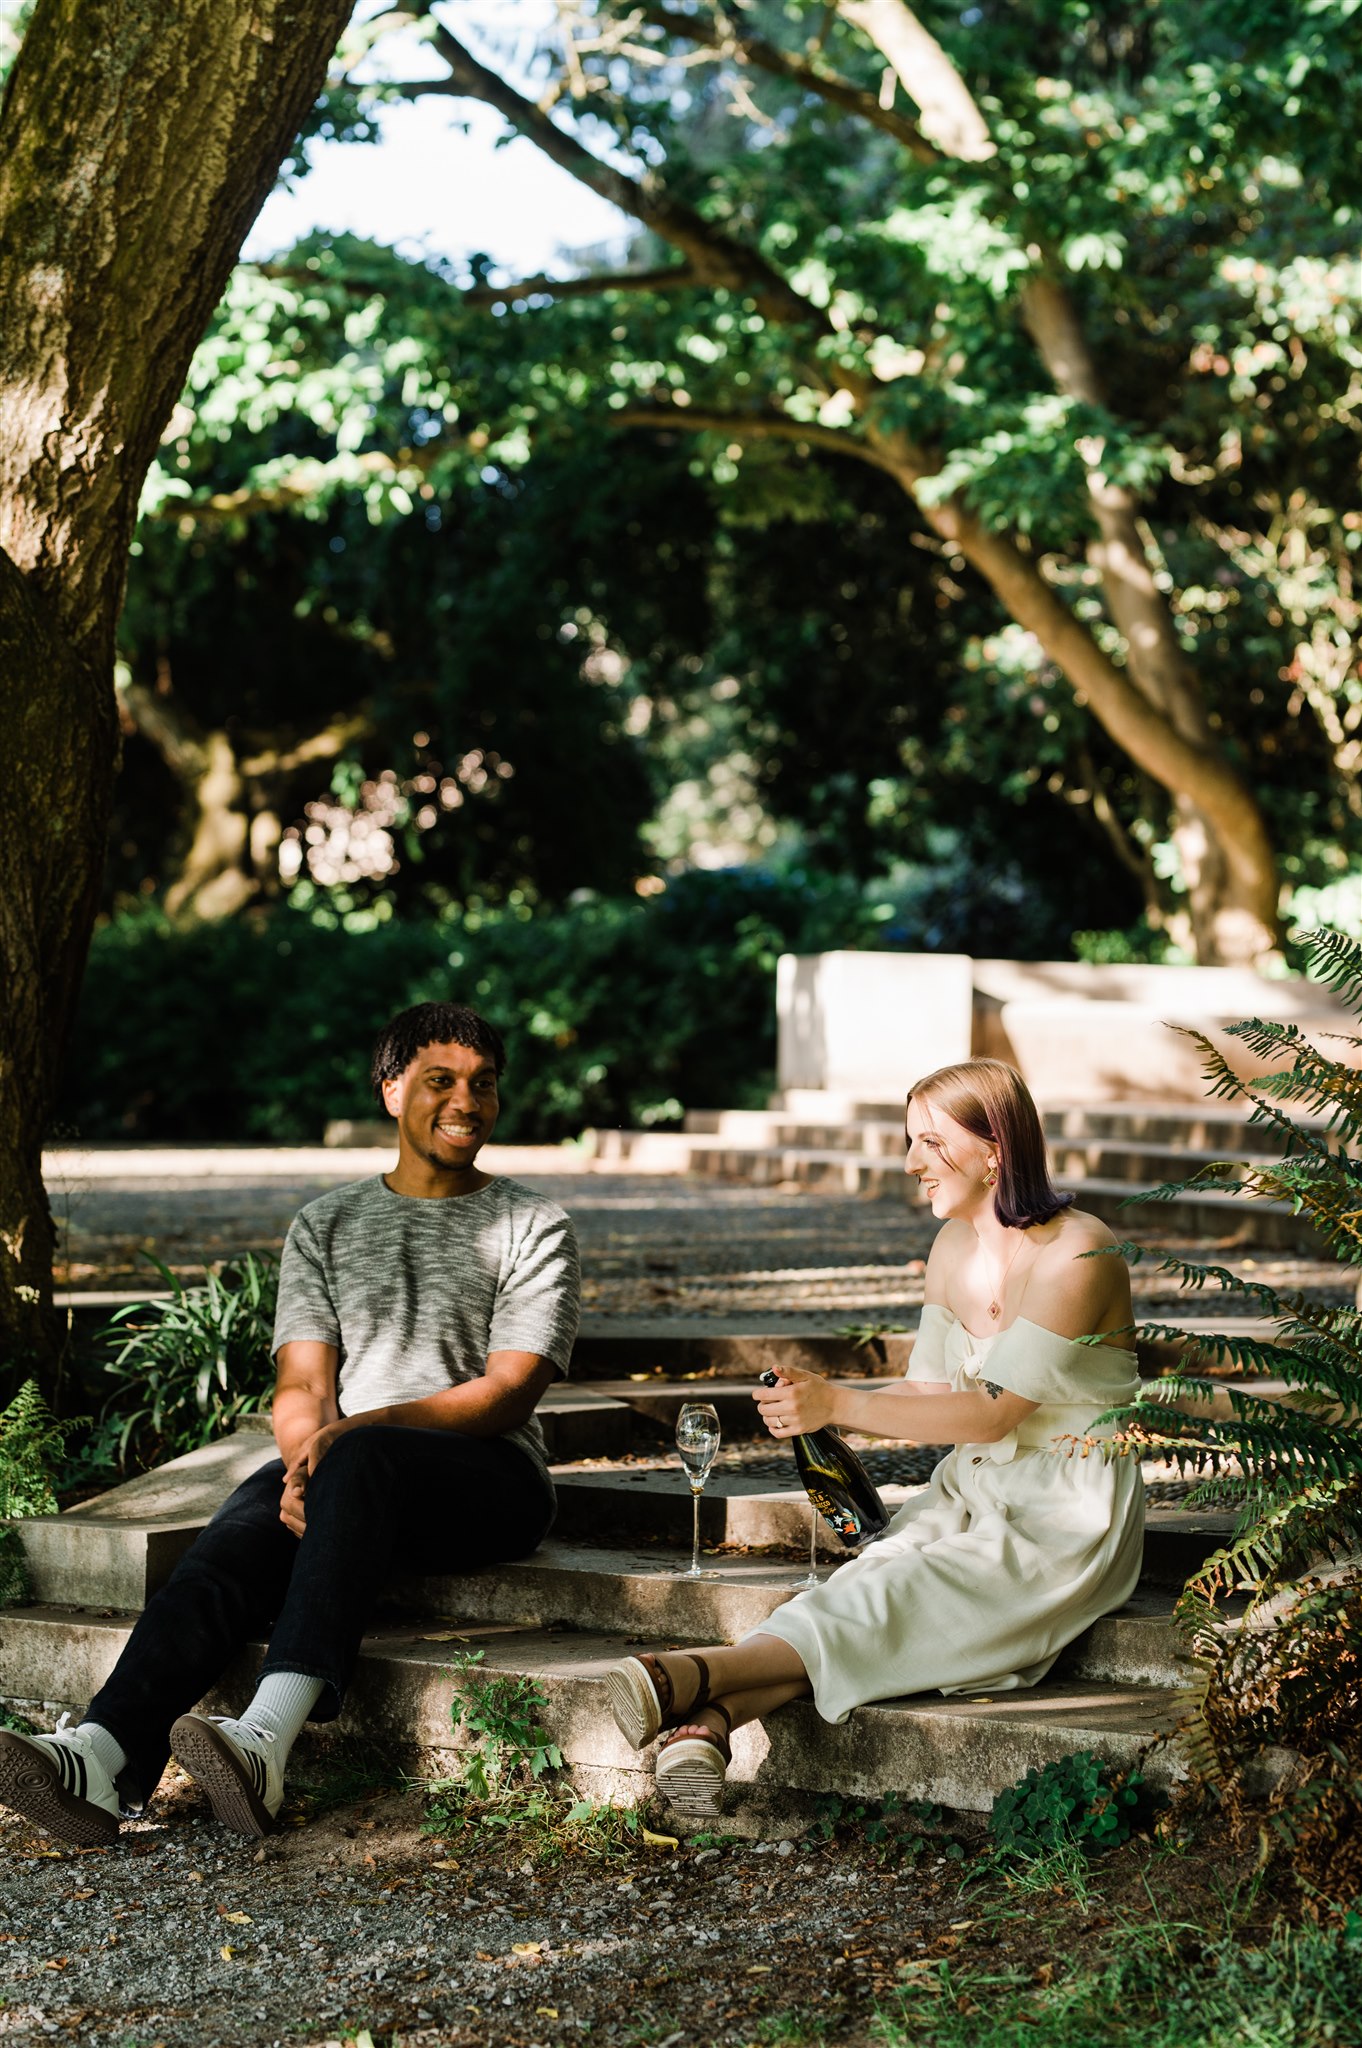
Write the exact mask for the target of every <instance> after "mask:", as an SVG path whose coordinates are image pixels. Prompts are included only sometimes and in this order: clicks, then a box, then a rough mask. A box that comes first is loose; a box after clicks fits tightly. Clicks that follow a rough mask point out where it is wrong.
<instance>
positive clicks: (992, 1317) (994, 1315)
mask: <svg viewBox="0 0 1362 2048" xmlns="http://www.w3.org/2000/svg"><path fill="white" fill-rule="evenodd" d="M1022 1242H1023V1240H1022V1238H1021V1236H1020V1235H1018V1238H1017V1242H1016V1243H1015V1244H1014V1245H1013V1247H1012V1257H1011V1258H1010V1259H1009V1260H1008V1262H1007V1264H1006V1265H1005V1266H1004V1267H1003V1271H1002V1278H1001V1279H1000V1280H999V1282H998V1285H997V1286H996V1287H995V1288H994V1290H993V1299H992V1301H990V1303H989V1305H988V1316H989V1321H990V1322H993V1323H996V1322H997V1320H998V1318H999V1316H1000V1315H1001V1314H1002V1312H1003V1305H1002V1301H1001V1300H1000V1298H999V1297H1000V1296H1001V1295H1002V1293H1003V1291H1004V1289H1005V1288H1006V1286H1007V1276H1008V1274H1009V1273H1010V1272H1011V1271H1012V1261H1013V1259H1015V1258H1016V1256H1017V1253H1018V1252H1019V1251H1020V1250H1021V1248H1022Z"/></svg>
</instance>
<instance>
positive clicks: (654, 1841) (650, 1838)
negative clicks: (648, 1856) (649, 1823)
mask: <svg viewBox="0 0 1362 2048" xmlns="http://www.w3.org/2000/svg"><path fill="white" fill-rule="evenodd" d="M639 1833H640V1834H641V1835H642V1837H643V1840H644V1843H645V1845H646V1846H647V1847H648V1848H649V1849H679V1848H680V1847H681V1844H680V1842H679V1841H678V1840H677V1838H676V1836H675V1835H655V1834H654V1833H653V1832H652V1830H651V1829H650V1828H640V1829H639Z"/></svg>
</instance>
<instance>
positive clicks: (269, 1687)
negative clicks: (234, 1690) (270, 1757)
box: [240, 1671, 323, 1770]
mask: <svg viewBox="0 0 1362 2048" xmlns="http://www.w3.org/2000/svg"><path fill="white" fill-rule="evenodd" d="M322 1690H323V1683H322V1680H321V1679H320V1678H308V1677H307V1676H305V1674H304V1673H303V1672H301V1671H271V1672H268V1673H267V1674H266V1676H265V1677H264V1678H262V1679H261V1681H260V1683H259V1685H258V1686H257V1687H256V1689H255V1698H254V1699H253V1700H252V1701H251V1704H250V1705H249V1706H248V1707H247V1709H246V1711H245V1713H244V1714H242V1715H241V1717H240V1720H241V1726H242V1727H243V1728H253V1729H254V1730H255V1732H256V1734H257V1735H272V1736H273V1737H274V1740H275V1744H276V1747H277V1750H278V1755H279V1768H280V1769H281V1770H282V1769H283V1767H284V1759H285V1758H286V1757H287V1755H288V1753H289V1751H290V1750H291V1749H292V1747H293V1744H294V1740H295V1738H296V1737H297V1734H298V1730H299V1729H300V1728H301V1727H302V1725H303V1723H304V1721H305V1720H306V1719H307V1717H308V1715H309V1714H310V1713H311V1712H312V1709H313V1708H314V1707H315V1706H316V1704H317V1701H318V1700H319V1699H320V1698H321V1696H322Z"/></svg>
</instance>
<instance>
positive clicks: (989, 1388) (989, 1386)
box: [979, 1380, 1007, 1401]
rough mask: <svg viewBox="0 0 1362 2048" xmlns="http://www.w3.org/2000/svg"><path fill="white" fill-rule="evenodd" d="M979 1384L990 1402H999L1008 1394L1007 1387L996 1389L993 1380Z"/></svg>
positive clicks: (982, 1381) (981, 1381)
mask: <svg viewBox="0 0 1362 2048" xmlns="http://www.w3.org/2000/svg"><path fill="white" fill-rule="evenodd" d="M979 1384H980V1386H981V1387H982V1388H983V1390H984V1392H985V1393H986V1394H987V1395H988V1398H989V1400H990V1401H996V1400H998V1399H999V1398H1000V1397H1001V1396H1002V1395H1003V1394H1005V1393H1006V1392H1007V1388H1006V1387H995V1386H994V1384H993V1382H992V1380H980V1382H979Z"/></svg>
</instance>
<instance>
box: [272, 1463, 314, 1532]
mask: <svg viewBox="0 0 1362 2048" xmlns="http://www.w3.org/2000/svg"><path fill="white" fill-rule="evenodd" d="M306 1482H307V1475H306V1473H305V1472H304V1471H302V1470H301V1468H299V1467H297V1466H295V1467H294V1468H293V1469H292V1470H291V1471H288V1472H286V1473H285V1474H284V1490H283V1493H282V1494H281V1495H280V1497H279V1519H280V1521H281V1522H282V1523H283V1525H284V1527H285V1528H286V1529H288V1530H291V1531H292V1533H293V1534H294V1535H295V1536H301V1535H302V1533H303V1531H304V1530H305V1529H306V1527H307V1515H306V1513H305V1511H304V1508H303V1494H304V1492H305V1490H306Z"/></svg>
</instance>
